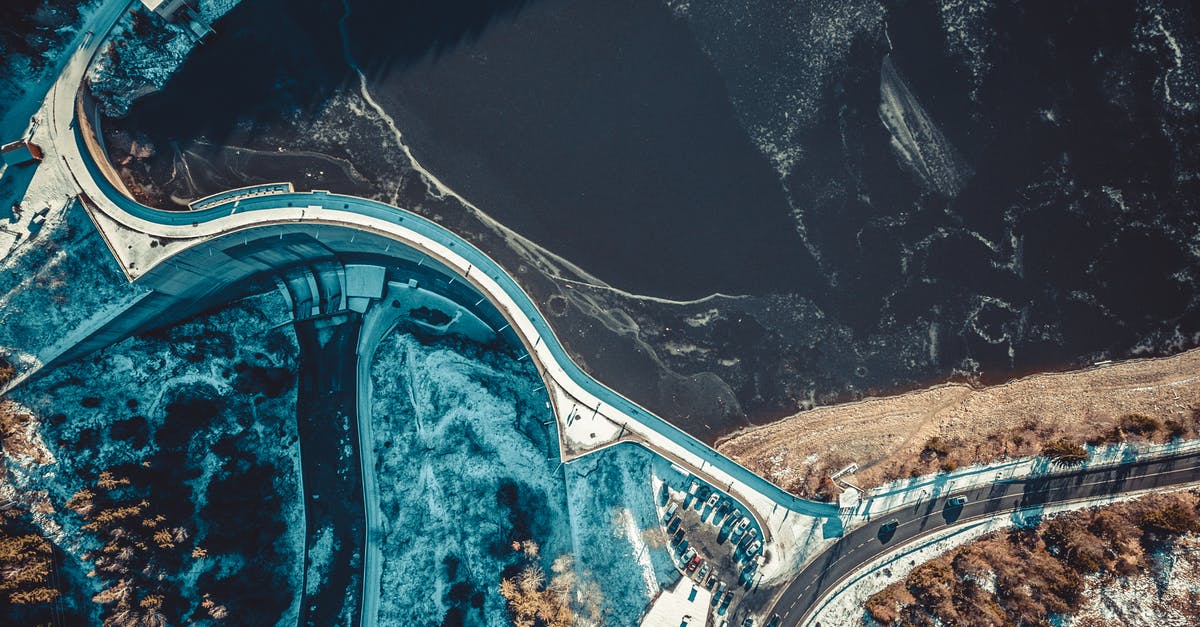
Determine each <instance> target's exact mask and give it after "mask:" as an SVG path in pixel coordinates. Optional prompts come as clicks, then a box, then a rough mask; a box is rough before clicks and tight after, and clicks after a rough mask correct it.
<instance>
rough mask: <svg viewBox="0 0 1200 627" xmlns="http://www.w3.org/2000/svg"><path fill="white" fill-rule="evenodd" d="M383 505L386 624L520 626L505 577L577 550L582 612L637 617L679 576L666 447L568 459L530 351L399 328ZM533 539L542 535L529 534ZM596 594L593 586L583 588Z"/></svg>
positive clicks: (380, 463)
mask: <svg viewBox="0 0 1200 627" xmlns="http://www.w3.org/2000/svg"><path fill="white" fill-rule="evenodd" d="M371 379H372V385H373V388H374V391H373V399H372V414H373V418H372V422H373V431H374V437H375V442H374V453H375V464H376V468H377V472H378V483H379V489H380V504H381V509H382V511H383V517H384V521H383V527H384V547H383V559H384V563H383V583H382V585H383V593H382V595H381V597H382V598H381V602H380V623H381V624H421V625H427V624H443V625H502V624H508V622H509V620H508V615H507V611H506V607H505V599H504V598H503V597H502V596H501V595H500V594H499V587H500V581H501V579H502V578H505V577H511V576H513V575H514V574H515V573H516V571H517V570H518V569H519V568H520V567H521V565H522V564H524V563H525V562H526V560H527V558H526V557H525V556H524V554H523V553H521V552H518V551H516V550H514V543H523V542H526V541H532V542H533V543H536V545H537V546H538V547H539V549H538V557H537V558H536V560H537V561H540V563H541V566H542V567H543V568H544V569H545V570H546V571H550V570H551V566H552V564H553V562H554V561H555V560H556V559H558V558H560V557H562V556H564V555H570V556H571V557H572V558H573V565H574V566H573V568H574V569H575V571H576V572H575V576H576V581H578V585H577V590H578V591H580V593H578V594H576V595H575V596H574V599H575V601H576V602H577V603H579V604H580V606H581V611H583V612H584V614H588V613H589V612H588V611H586V609H587V608H586V606H590V607H591V608H592V611H594V612H595V615H597V616H600V617H602V620H603V621H604V622H605V623H606V624H618V625H630V624H635V623H636V622H637V619H638V617H639V616H640V615H641V612H642V610H643V608H644V607H645V605H646V604H647V603H648V602H649V601H650V600H651V599H652V598H653V596H654V595H655V594H656V593H657V592H658V590H659V588H660V586H663V585H669V584H670V583H672V582H673V581H674V580H675V579H676V577H677V575H675V573H674V571H673V569H672V568H671V566H670V562H669V558H668V557H667V555H666V553H665V550H664V549H663V548H662V543H661V542H658V543H655V542H654V541H653V540H652V539H651V541H650V542H647V541H646V540H645V538H653V535H654V533H656V532H657V522H656V520H655V510H654V504H653V492H652V489H651V487H650V486H651V474H652V466H653V463H654V462H653V458H652V456H651V455H650V453H648V452H646V451H644V450H641V449H638V448H635V447H618V448H617V449H613V450H611V451H609V452H606V453H603V454H600V455H597V456H595V457H592V458H585V459H584V460H580V461H577V462H574V463H572V464H569V465H560V464H559V459H558V446H557V434H556V433H555V424H554V422H553V415H552V414H551V412H550V410H549V409H548V408H547V407H546V405H545V396H544V393H543V392H540V391H535V390H538V386H539V385H540V382H539V381H538V378H537V375H536V373H535V372H534V371H533V369H532V368H531V367H530V366H529V364H528V362H524V361H517V360H515V359H514V358H513V356H512V355H511V354H509V353H507V352H504V351H494V350H486V349H483V348H481V347H478V346H474V345H461V344H457V343H455V342H451V341H440V340H439V341H423V340H421V339H418V338H417V337H414V336H413V335H411V334H408V333H405V332H403V331H398V332H396V333H395V334H393V335H392V336H391V337H389V338H388V339H386V340H385V341H384V342H383V343H382V344H381V345H380V347H379V351H378V353H377V357H376V361H375V362H374V363H373V364H372V370H371ZM526 546H528V545H527V544H526ZM583 591H587V592H583Z"/></svg>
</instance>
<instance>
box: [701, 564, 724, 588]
mask: <svg viewBox="0 0 1200 627" xmlns="http://www.w3.org/2000/svg"><path fill="white" fill-rule="evenodd" d="M720 581H721V578H720V577H719V576H718V575H717V569H715V568H714V569H712V572H711V573H709V574H708V581H706V582H705V583H704V587H706V588H708V589H709V590H712V589H714V588H716V587H717V583H718V582H720Z"/></svg>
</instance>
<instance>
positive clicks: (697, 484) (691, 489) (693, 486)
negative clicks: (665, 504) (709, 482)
mask: <svg viewBox="0 0 1200 627" xmlns="http://www.w3.org/2000/svg"><path fill="white" fill-rule="evenodd" d="M699 489H700V482H699V481H696V480H695V479H692V483H691V484H690V485H688V494H691V495H695V494H696V490H699Z"/></svg>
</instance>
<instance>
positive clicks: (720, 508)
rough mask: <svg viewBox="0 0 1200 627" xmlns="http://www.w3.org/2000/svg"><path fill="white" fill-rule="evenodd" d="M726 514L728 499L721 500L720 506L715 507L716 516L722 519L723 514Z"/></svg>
mask: <svg viewBox="0 0 1200 627" xmlns="http://www.w3.org/2000/svg"><path fill="white" fill-rule="evenodd" d="M728 513H729V499H721V504H720V505H718V506H717V516H718V517H724V516H725V514H728ZM713 520H714V521H716V520H718V519H717V518H714V519H713Z"/></svg>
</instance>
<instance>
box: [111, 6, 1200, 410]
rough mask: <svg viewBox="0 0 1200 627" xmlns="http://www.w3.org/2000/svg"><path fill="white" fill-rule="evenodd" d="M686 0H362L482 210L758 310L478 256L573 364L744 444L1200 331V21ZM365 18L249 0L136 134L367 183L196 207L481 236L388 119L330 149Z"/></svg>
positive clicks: (138, 112)
mask: <svg viewBox="0 0 1200 627" xmlns="http://www.w3.org/2000/svg"><path fill="white" fill-rule="evenodd" d="M670 4H671V6H668V3H658V2H646V1H641V2H635V1H626V0H618V1H615V2H587V1H584V0H540V1H532V2H501V3H490V2H451V3H437V4H436V6H434V5H430V4H425V3H415V2H400V3H385V2H382V1H374V0H351V2H350V8H351V15H350V18H349V21H348V29H349V32H350V34H351V37H350V41H351V42H352V46H351V53H352V54H353V56H354V58H355V60H356V61H357V62H358V64H359V65H361V66H362V67H364V68H365V69H366V73H367V76H368V77H369V86H370V89H371V93H372V95H373V97H374V98H375V99H376V100H377V101H378V102H379V103H380V104H382V106H383V108H384V109H385V110H386V112H387V113H388V114H389V115H390V116H391V117H392V118H394V119H395V120H396V123H397V125H398V127H399V128H400V130H401V131H402V132H403V133H404V137H405V141H406V142H407V144H408V145H409V146H410V147H411V148H412V150H413V152H414V153H415V155H416V156H417V158H418V159H419V160H420V161H421V162H422V163H423V164H424V165H425V166H426V167H427V168H428V169H429V170H431V171H432V172H434V173H435V174H436V175H437V176H438V177H439V178H440V179H441V180H443V181H444V182H446V183H447V184H448V185H449V186H450V187H452V188H453V189H455V190H456V191H458V192H460V193H461V194H462V195H463V196H464V197H465V198H467V199H468V200H469V201H471V202H472V203H473V204H475V205H476V206H478V207H480V208H481V209H482V210H484V211H486V212H487V213H488V214H490V215H492V216H493V217H495V218H497V219H498V220H499V221H500V222H502V223H504V224H505V225H507V226H509V227H512V228H514V229H515V230H516V231H518V232H519V233H521V234H522V235H525V236H527V237H529V238H531V239H533V240H534V241H535V242H537V243H538V244H540V245H542V246H544V247H546V248H547V249H549V250H551V251H553V252H555V253H557V254H559V255H562V256H563V257H565V258H566V259H568V260H570V261H571V262H574V263H576V264H578V265H579V266H580V267H582V268H584V269H585V270H586V271H588V272H590V273H592V274H594V275H595V276H597V277H599V278H600V279H602V280H604V281H607V282H609V283H611V284H612V285H614V286H616V287H619V288H622V289H626V290H629V291H633V292H637V293H643V294H648V295H653V296H660V297H668V298H693V297H699V296H704V295H707V294H710V293H713V292H718V291H721V292H726V293H737V294H747V295H750V296H751V297H750V298H746V299H742V300H737V301H716V302H713V303H711V304H703V305H697V306H693V307H682V308H681V307H672V306H667V305H662V304H656V303H648V302H645V301H631V300H628V299H623V298H622V297H620V296H618V295H613V294H609V293H604V292H601V293H598V295H596V296H594V298H597V299H599V300H598V301H597V302H598V305H595V307H597V309H589V306H588V305H586V304H583V305H580V307H579V308H573V307H568V306H566V305H562V303H563V302H564V300H563V299H565V302H569V303H575V302H577V300H578V299H576V298H574V297H573V296H572V294H571V292H570V291H569V290H567V289H566V288H565V287H564V286H563V285H562V284H561V283H560V282H557V281H553V280H546V279H545V277H544V276H541V275H539V274H537V273H535V272H530V266H531V265H532V264H527V263H524V260H522V259H519V258H516V257H515V255H513V254H512V253H511V252H507V249H506V248H505V247H504V245H503V244H502V243H499V242H498V241H497V240H494V239H492V240H488V239H486V238H484V239H481V240H480V241H484V242H485V243H487V245H489V246H493V248H492V251H493V252H496V253H497V254H500V253H501V252H503V256H504V258H505V259H506V262H505V263H507V264H508V265H509V266H510V267H511V268H512V269H513V270H514V272H516V273H517V274H518V276H523V277H525V278H523V279H522V281H523V282H524V283H525V284H526V285H527V286H528V287H529V289H530V290H531V291H532V292H534V294H535V298H538V299H539V300H541V301H543V302H544V303H547V304H548V305H549V304H554V303H557V304H556V305H554V306H555V307H557V308H558V309H556V310H563V311H565V314H564V316H565V317H564V318H563V319H562V320H561V321H556V322H555V324H557V325H562V327H563V328H562V331H563V335H564V342H565V343H566V344H567V345H568V346H569V347H571V348H572V350H573V351H575V352H576V353H578V354H580V355H581V356H582V358H583V361H585V362H587V363H588V364H589V366H592V367H593V370H594V371H595V372H596V374H598V375H600V377H601V379H605V380H612V381H623V382H625V383H623V384H622V388H623V391H626V392H627V393H629V394H631V395H633V396H634V397H635V398H638V399H639V400H642V401H644V402H647V403H649V404H650V405H651V407H653V408H655V409H657V410H659V411H662V412H663V413H664V414H667V415H671V416H674V417H675V418H676V419H677V420H682V421H686V422H690V423H694V424H695V426H696V429H698V430H700V431H705V430H706V429H707V430H709V431H712V432H719V431H721V430H726V429H728V428H730V427H731V426H732V425H735V424H737V423H738V421H740V420H744V419H745V418H746V417H747V416H749V417H752V418H756V417H757V418H768V417H773V416H778V415H781V414H783V413H786V412H788V411H789V410H791V409H792V408H794V407H795V406H796V403H797V401H798V399H805V398H810V397H811V398H815V399H816V400H817V401H818V402H828V401H831V400H834V399H836V398H845V397H847V396H855V395H858V394H862V393H863V392H865V391H867V390H886V389H895V388H904V387H911V386H914V385H920V384H925V383H929V382H931V381H938V380H943V379H945V378H946V377H948V376H954V375H959V376H965V377H967V378H979V379H983V380H1000V379H1004V378H1007V377H1010V376H1013V375H1015V374H1019V373H1024V372H1029V371H1035V370H1043V369H1048V368H1064V367H1073V366H1077V365H1080V364H1084V363H1088V362H1090V361H1093V360H1097V359H1103V358H1110V357H1112V358H1121V357H1127V356H1131V355H1138V354H1164V353H1170V352H1174V351H1178V350H1181V349H1184V348H1188V347H1191V346H1194V345H1195V344H1196V343H1197V337H1200V335H1198V334H1200V315H1198V314H1197V312H1198V311H1200V308H1197V307H1196V304H1197V303H1196V298H1197V294H1196V285H1197V283H1196V278H1197V274H1198V273H1200V261H1198V259H1200V258H1198V256H1197V255H1198V253H1197V250H1195V249H1194V248H1193V246H1192V242H1195V241H1200V228H1198V227H1197V221H1196V211H1197V207H1196V202H1197V199H1198V198H1200V154H1198V152H1197V148H1196V146H1200V141H1197V140H1200V137H1197V134H1198V131H1197V129H1198V128H1200V117H1198V115H1200V113H1198V112H1200V102H1197V101H1200V93H1198V91H1197V89H1195V85H1197V84H1200V81H1197V76H1195V74H1196V71H1195V69H1194V68H1192V67H1191V66H1188V65H1185V66H1181V67H1175V62H1174V50H1173V48H1172V47H1171V46H1170V45H1169V40H1168V39H1167V37H1166V36H1165V35H1164V34H1163V33H1164V32H1169V33H1170V34H1171V37H1172V38H1173V39H1174V41H1176V42H1177V43H1178V44H1179V45H1182V46H1183V48H1184V49H1185V50H1189V51H1190V50H1193V49H1194V48H1195V46H1196V44H1197V40H1198V39H1200V28H1198V27H1197V21H1196V17H1195V15H1193V13H1192V12H1191V10H1190V9H1188V8H1187V7H1183V6H1170V7H1164V8H1154V7H1139V6H1138V4H1137V3H1135V2H1131V1H1118V0H1114V1H1112V2H1106V3H1105V4H1104V10H1096V9H1095V8H1094V6H1093V5H1092V4H1090V3H1083V2H1079V3H1076V2H1061V3H1037V4H1034V5H1021V6H1015V5H1013V6H1010V5H1007V4H1001V5H997V6H995V7H993V8H991V9H988V10H987V11H985V12H983V13H982V14H981V15H983V16H984V17H983V18H980V19H977V20H976V21H975V22H970V20H968V21H967V22H966V23H957V22H956V23H951V22H947V21H945V20H946V19H948V18H947V15H950V14H952V13H953V10H952V9H949V8H946V7H942V6H939V5H937V4H936V3H933V2H924V1H903V2H900V1H897V2H885V3H875V2H870V1H867V0H856V1H847V2H845V3H837V4H830V3H822V2H799V3H796V2H754V3H729V2H718V1H716V0H712V1H709V0H692V1H691V2H689V3H686V4H685V3H670ZM344 8H345V7H344V5H342V4H340V3H318V2H290V3H284V2H282V1H281V0H255V1H253V2H245V3H243V4H242V5H240V6H239V7H238V8H237V9H235V10H234V11H233V12H231V13H230V14H229V16H228V17H227V18H226V19H225V20H223V21H222V22H221V23H220V24H218V29H217V30H218V31H219V32H220V33H221V34H220V35H219V36H218V37H216V38H214V39H213V40H211V41H210V43H209V44H207V45H206V46H204V47H203V48H201V49H199V50H197V51H196V53H195V54H194V55H193V57H192V58H191V59H189V61H188V63H187V64H186V65H185V66H184V68H183V69H182V71H181V72H180V73H179V74H178V76H177V77H176V79H175V80H173V81H172V83H171V84H170V85H169V86H168V88H167V89H166V90H165V91H164V92H162V93H160V94H157V95H155V96H151V97H149V98H146V99H144V100H143V101H142V102H141V103H139V104H138V105H137V106H135V107H134V109H133V111H132V113H131V115H130V117H129V118H128V119H127V120H124V121H120V122H117V123H116V124H114V126H116V127H123V128H125V129H127V130H130V131H131V132H134V133H142V134H146V135H147V136H149V137H150V138H152V139H154V140H155V142H156V143H157V144H159V145H160V146H161V145H174V146H178V147H181V148H191V149H193V150H194V151H195V152H196V153H197V154H202V155H203V154H208V153H206V152H205V151H206V150H208V151H209V152H210V153H211V152H216V151H219V149H211V148H206V147H205V146H206V145H207V146H211V145H212V144H216V145H218V146H219V145H220V144H222V143H235V144H238V145H253V146H255V147H258V148H261V149H264V150H266V151H267V152H268V153H269V152H270V151H273V150H275V149H276V148H277V147H280V146H287V147H296V148H308V149H314V148H313V147H314V146H316V147H317V148H316V149H319V150H320V151H323V152H324V154H325V155H326V157H327V159H336V158H344V159H346V160H348V161H351V162H353V163H354V164H355V166H356V167H358V168H359V169H360V170H361V171H363V172H365V175H364V177H363V180H358V179H355V178H354V177H352V176H348V175H344V174H343V173H339V172H338V171H336V168H332V167H327V165H322V164H321V163H318V162H317V161H312V162H311V163H309V164H307V165H305V164H303V163H299V162H297V161H296V159H301V160H303V159H306V158H307V157H295V156H289V157H280V158H277V159H270V158H267V157H258V158H256V160H253V161H252V162H249V163H248V164H242V165H241V167H240V168H225V167H216V166H214V167H212V168H210V169H209V171H208V172H207V173H204V172H202V173H201V175H200V176H199V178H200V179H201V187H204V186H205V185H207V189H202V190H199V191H217V190H219V189H222V188H225V187H231V186H233V185H234V184H236V183H242V182H245V181H246V180H253V179H254V178H255V177H259V178H261V179H266V178H278V177H279V176H280V175H285V174H286V173H288V172H296V173H297V175H298V176H296V177H294V178H295V179H296V180H298V181H300V182H301V184H302V186H311V187H318V188H323V187H329V188H332V189H337V190H341V191H348V192H357V193H365V194H374V195H378V196H380V197H383V198H387V199H392V198H395V200H396V201H397V202H399V203H400V204H404V205H406V206H412V207H417V208H420V209H422V210H426V211H428V212H430V213H433V214H436V215H437V216H439V217H440V218H442V219H444V220H446V221H447V223H448V224H452V225H456V226H457V225H465V228H467V229H468V231H475V232H482V231H483V230H484V229H483V228H482V227H480V226H479V225H478V224H477V223H472V222H470V220H468V219H467V218H466V217H464V216H468V215H469V213H470V212H469V211H467V210H466V209H463V208H461V207H456V206H454V204H453V203H449V202H447V201H442V200H438V199H436V198H432V197H431V196H430V195H428V193H427V190H426V189H425V186H424V185H421V184H420V183H419V180H418V179H417V177H415V176H411V175H410V174H405V172H404V171H403V168H401V169H388V167H384V166H383V165H382V164H383V163H384V161H386V160H387V159H389V158H390V156H389V155H391V154H392V153H398V151H399V149H398V147H396V145H395V139H394V138H393V137H392V136H391V135H390V132H389V131H388V130H387V129H386V126H385V125H381V124H379V123H378V121H377V120H374V118H373V116H372V115H371V114H369V113H368V114H364V115H362V116H358V117H355V116H354V115H347V116H344V117H343V118H340V121H344V123H345V125H346V126H347V128H349V129H351V131H352V132H349V133H348V135H347V137H346V138H344V139H340V140H337V141H331V140H328V139H320V138H318V137H317V136H316V131H315V130H314V129H319V128H323V127H322V126H321V124H320V123H318V121H319V120H321V119H322V118H321V116H322V115H323V113H322V112H323V111H325V109H324V108H325V107H328V106H331V103H337V102H340V100H339V99H343V100H344V99H351V98H357V92H358V85H357V77H356V76H355V75H354V74H353V72H352V71H351V69H350V66H349V65H348V64H347V63H346V61H345V58H344V56H343V51H342V48H341V39H340V37H339V32H338V28H337V26H338V20H339V19H341V18H342V16H343V14H344ZM944 9H945V10H944ZM951 17H954V16H953V15H951ZM959 17H961V16H959ZM263 23H270V24H272V25H273V26H272V28H270V29H264V28H262V27H261V25H262V24H263ZM964 24H965V25H964ZM281 44H282V45H281ZM296 44H300V45H296ZM885 58H886V59H887V61H886V62H885ZM887 66H890V67H891V68H894V72H892V73H891V74H889V73H887V72H884V71H883V68H884V67H887ZM889 81H890V82H889ZM884 83H886V86H887V87H888V88H889V89H891V90H892V92H893V93H906V94H907V95H908V100H906V101H905V102H906V103H907V105H906V106H907V107H908V108H907V109H906V110H904V111H899V112H897V111H893V112H892V113H893V114H894V116H893V120H901V121H903V123H905V124H908V125H910V126H911V127H913V128H916V129H917V132H918V133H921V132H924V133H925V135H923V136H922V137H923V139H921V140H920V141H919V142H917V148H918V149H919V150H920V151H923V152H924V153H925V155H924V156H925V157H927V158H928V161H929V163H932V164H933V166H932V169H933V174H932V175H929V174H925V175H922V174H920V173H919V172H918V170H919V168H915V167H914V165H913V163H912V162H910V161H911V160H906V158H904V157H903V155H901V154H900V153H899V152H898V151H897V150H896V148H895V145H894V141H895V139H896V138H895V137H894V132H895V131H894V129H892V128H889V126H888V125H887V124H886V123H885V116H883V115H881V104H883V105H887V104H888V103H887V102H885V100H884V98H883V97H882V94H884V93H885V91H886V90H885V89H882V87H883V86H884V85H883V84H884ZM214 85H220V86H221V88H220V89H214V88H213V86H214ZM1164 85H1169V86H1171V87H1173V89H1172V91H1171V94H1173V96H1172V97H1173V98H1174V100H1172V99H1171V98H1168V95H1169V94H1167V93H1166V92H1165V90H1164ZM229 94H237V97H236V98H233V97H229ZM1180 103H1182V104H1180ZM1189 103H1195V104H1194V105H1189ZM360 104H361V103H360ZM1189 107H1190V108H1189ZM362 108H365V106H360V109H362ZM885 108H886V107H885ZM929 129H933V130H929ZM201 137H204V138H207V140H208V142H207V143H201V142H198V141H197V140H198V138H201ZM931 138H932V139H931ZM910 148H911V147H910ZM160 152H162V153H166V154H169V153H168V152H167V151H160ZM213 163H219V161H218V160H213ZM323 163H332V162H328V161H327V162H323ZM169 166H170V164H169V162H165V161H164V162H162V163H160V164H158V165H157V166H154V164H150V165H149V166H148V167H147V171H148V172H151V173H152V174H153V173H154V172H159V173H162V172H169V170H170V167H169ZM155 167H157V170H156V169H155ZM194 170H197V171H201V170H204V168H194ZM301 174H302V175H301ZM939 176H940V177H941V178H939ZM943 180H956V181H959V184H957V185H955V186H953V187H954V188H953V189H952V190H950V191H947V190H946V189H945V186H944V185H939V183H938V181H943ZM168 188H169V186H168ZM393 194H394V196H393ZM181 195H183V194H181ZM468 234H469V235H470V233H468ZM514 259H515V260H514ZM523 272H524V273H523ZM560 297H561V298H560ZM555 299H559V300H555ZM548 308H549V307H548ZM598 309H608V310H610V315H608V316H607V317H606V318H605V317H602V316H601V315H600V314H599V313H597V311H598ZM710 309H711V310H712V311H713V312H715V313H714V314H712V315H710V312H709V310H710ZM617 310H619V312H617ZM611 312H616V313H611ZM598 320H603V321H604V322H605V323H606V324H605V325H602V324H600V323H599V322H598ZM612 320H618V321H626V320H629V321H631V323H630V324H624V323H622V326H620V328H616V326H615V325H614V324H613V322H612ZM698 320H711V321H712V322H711V324H700V323H697V324H693V322H695V321H698ZM689 321H691V322H689ZM614 356H616V357H614ZM618 357H619V358H618ZM639 360H640V361H639ZM630 364H634V365H632V366H631V365H630ZM701 374H703V375H704V377H707V378H704V377H699V375H701ZM679 375H682V376H683V378H680V376H679ZM693 375H696V376H693ZM710 375H711V376H710ZM689 377H690V378H689ZM681 382H684V383H681ZM707 432H708V431H705V433H707Z"/></svg>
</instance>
